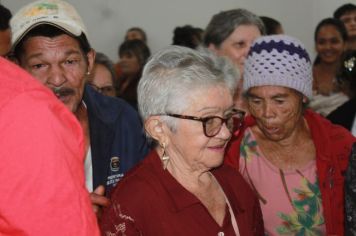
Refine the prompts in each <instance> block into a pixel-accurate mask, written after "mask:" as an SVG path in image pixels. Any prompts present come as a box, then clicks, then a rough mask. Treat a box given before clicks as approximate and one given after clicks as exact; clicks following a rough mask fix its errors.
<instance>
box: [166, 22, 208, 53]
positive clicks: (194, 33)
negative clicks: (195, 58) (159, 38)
mask: <svg viewBox="0 0 356 236" xmlns="http://www.w3.org/2000/svg"><path fill="white" fill-rule="evenodd" d="M202 31H203V30H202V29H200V28H195V27H193V26H191V25H184V26H180V27H179V26H178V27H176V28H174V31H173V42H172V45H179V46H184V47H188V48H192V49H195V48H197V47H198V45H199V44H200V42H201V40H202V38H201V34H202V33H201V32H202Z"/></svg>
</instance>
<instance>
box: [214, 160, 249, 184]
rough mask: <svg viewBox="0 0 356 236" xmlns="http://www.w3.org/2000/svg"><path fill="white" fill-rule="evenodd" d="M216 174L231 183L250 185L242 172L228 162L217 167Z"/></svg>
mask: <svg viewBox="0 0 356 236" xmlns="http://www.w3.org/2000/svg"><path fill="white" fill-rule="evenodd" d="M214 174H215V175H217V176H219V178H220V179H221V180H223V181H224V182H226V183H227V184H229V185H230V184H232V185H236V186H246V187H247V186H248V185H247V183H246V181H245V180H244V178H243V177H242V175H241V174H240V172H239V171H237V170H236V169H234V168H233V167H231V166H229V165H227V164H223V165H221V166H220V167H218V168H216V169H215V170H214Z"/></svg>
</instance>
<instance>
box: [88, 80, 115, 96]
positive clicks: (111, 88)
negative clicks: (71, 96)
mask: <svg viewBox="0 0 356 236" xmlns="http://www.w3.org/2000/svg"><path fill="white" fill-rule="evenodd" d="M88 84H89V85H90V86H91V87H92V88H94V89H95V90H96V91H98V92H99V93H102V94H104V95H107V96H110V95H113V94H115V88H114V86H112V85H108V86H103V87H99V86H96V85H95V84H92V83H88Z"/></svg>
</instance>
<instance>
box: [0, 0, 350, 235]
mask: <svg viewBox="0 0 356 236" xmlns="http://www.w3.org/2000/svg"><path fill="white" fill-rule="evenodd" d="M206 23H207V26H206V28H205V29H202V28H199V27H195V26H193V25H190V24H187V25H183V26H177V27H176V28H174V29H172V44H171V45H167V47H164V48H163V49H161V50H159V51H158V52H156V53H154V54H153V55H151V51H150V48H149V46H148V43H147V35H146V32H145V30H144V29H142V28H140V27H137V26H135V27H132V28H129V29H128V30H127V31H126V34H125V36H124V38H123V39H122V41H120V42H118V50H117V56H118V60H117V61H115V62H114V61H112V60H111V59H110V58H109V57H108V56H107V55H105V54H104V53H102V52H100V51H101V50H100V48H92V46H91V44H90V42H89V39H88V37H87V36H88V32H87V28H86V26H85V22H83V20H82V19H81V16H80V15H79V14H78V12H77V10H76V9H75V8H74V7H73V6H72V5H71V4H69V3H67V2H66V1H63V0H36V1H31V2H30V3H28V4H26V5H24V6H23V7H22V8H21V9H19V10H18V11H17V12H14V13H11V12H10V11H9V9H7V8H6V7H5V6H3V5H1V4H0V85H1V86H0V98H1V99H0V134H1V136H0V146H1V147H2V148H1V150H0V160H1V163H2V165H0V179H1V182H2V187H1V188H0V189H1V190H2V193H3V196H2V197H0V235H107V236H111V235H188V236H189V235H218V236H223V235H229V236H230V235H241V236H251V235H256V236H278V235H310V236H319V235H339V236H342V235H346V236H349V235H350V236H356V96H355V95H356V5H354V4H352V3H347V4H344V5H342V6H340V7H339V8H338V9H336V10H335V11H334V13H333V15H332V16H330V17H328V18H325V19H322V20H321V21H320V22H319V23H318V25H317V26H316V28H315V32H314V43H315V51H316V57H315V59H314V61H312V60H311V58H310V57H309V53H308V52H307V50H306V48H305V46H304V44H303V43H302V42H301V41H299V40H298V39H296V38H294V37H291V36H288V35H286V34H285V32H288V29H286V28H284V26H283V22H279V21H278V20H277V19H274V18H273V17H270V16H258V15H256V14H255V13H253V12H251V11H249V10H247V9H243V8H236V9H231V10H226V11H220V12H217V13H216V14H214V15H213V16H212V17H211V19H210V20H209V22H206ZM310 35H312V33H311V34H310Z"/></svg>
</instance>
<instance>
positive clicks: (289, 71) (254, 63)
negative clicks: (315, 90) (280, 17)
mask: <svg viewBox="0 0 356 236" xmlns="http://www.w3.org/2000/svg"><path fill="white" fill-rule="evenodd" d="M263 85H276V86H283V87H288V88H292V89H295V90H297V91H299V92H301V93H302V94H303V95H305V96H306V97H307V98H308V99H310V98H311V97H312V67H311V62H310V58H309V55H308V53H307V51H306V49H305V47H304V45H303V44H302V43H301V42H300V41H299V40H298V39H295V38H293V37H290V36H287V35H271V36H263V37H260V38H258V39H257V40H256V41H255V42H254V43H253V45H252V46H251V49H250V52H249V54H248V56H247V59H246V61H245V67H244V82H243V91H244V92H247V91H248V90H249V89H250V88H251V87H256V86H263Z"/></svg>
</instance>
